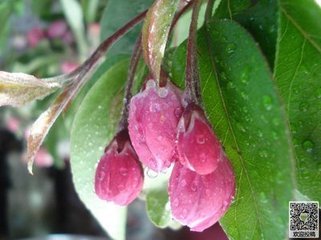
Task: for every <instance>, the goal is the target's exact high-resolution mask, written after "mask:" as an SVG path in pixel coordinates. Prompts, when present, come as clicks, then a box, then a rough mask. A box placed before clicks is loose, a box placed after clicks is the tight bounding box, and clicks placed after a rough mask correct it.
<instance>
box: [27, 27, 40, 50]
mask: <svg viewBox="0 0 321 240" xmlns="http://www.w3.org/2000/svg"><path fill="white" fill-rule="evenodd" d="M43 38H44V32H43V30H42V29H41V28H38V27H34V28H32V29H31V30H30V31H29V32H28V33H27V40H28V43H29V45H30V46H31V47H33V48H34V47H36V46H37V45H38V44H39V42H40V41H41V40H42V39H43Z"/></svg>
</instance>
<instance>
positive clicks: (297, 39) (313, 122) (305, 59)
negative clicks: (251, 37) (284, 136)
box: [275, 0, 321, 201]
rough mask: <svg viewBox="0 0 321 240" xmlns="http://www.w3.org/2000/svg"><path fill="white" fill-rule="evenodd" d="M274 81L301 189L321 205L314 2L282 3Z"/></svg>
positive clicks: (319, 55) (317, 12)
mask: <svg viewBox="0 0 321 240" xmlns="http://www.w3.org/2000/svg"><path fill="white" fill-rule="evenodd" d="M280 6H281V13H280V30H279V38H278V42H279V43H278V51H277V59H276V66H275V78H276V81H277V84H278V87H279V89H280V93H281V95H282V97H283V99H284V104H285V106H286V110H287V114H288V118H289V124H290V129H291V134H292V137H293V139H292V141H293V144H294V149H295V153H296V175H297V178H298V189H299V191H300V192H301V193H303V195H306V196H307V197H309V198H310V199H311V200H315V201H321V192H320V189H321V138H320V133H321V122H320V119H321V81H320V79H321V67H320V66H321V65H320V62H321V40H320V33H321V24H320V22H319V21H316V19H318V18H320V17H321V8H320V7H319V6H318V5H317V4H316V3H315V2H314V1H298V0H295V1H292V0H291V1H286V0H282V1H280Z"/></svg>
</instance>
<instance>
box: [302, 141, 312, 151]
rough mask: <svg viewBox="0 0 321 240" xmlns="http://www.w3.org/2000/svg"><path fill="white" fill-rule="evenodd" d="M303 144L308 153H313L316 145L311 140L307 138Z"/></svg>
mask: <svg viewBox="0 0 321 240" xmlns="http://www.w3.org/2000/svg"><path fill="white" fill-rule="evenodd" d="M302 146H303V148H304V150H305V151H307V152H308V153H311V152H312V150H313V147H314V143H313V142H312V141H311V140H306V141H304V142H303V143H302Z"/></svg>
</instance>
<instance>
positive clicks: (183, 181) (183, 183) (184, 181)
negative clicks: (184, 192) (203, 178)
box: [180, 179, 187, 187]
mask: <svg viewBox="0 0 321 240" xmlns="http://www.w3.org/2000/svg"><path fill="white" fill-rule="evenodd" d="M180 184H181V186H182V187H185V186H186V185H187V182H186V180H185V179H183V180H182V181H181V183H180Z"/></svg>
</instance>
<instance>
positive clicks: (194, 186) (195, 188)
mask: <svg viewBox="0 0 321 240" xmlns="http://www.w3.org/2000/svg"><path fill="white" fill-rule="evenodd" d="M191 190H192V191H193V192H196V191H197V186H196V184H195V183H192V185H191Z"/></svg>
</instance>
